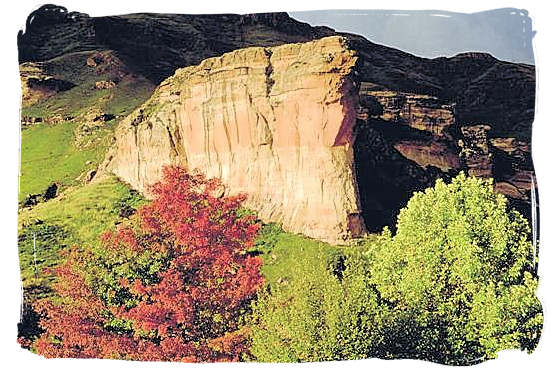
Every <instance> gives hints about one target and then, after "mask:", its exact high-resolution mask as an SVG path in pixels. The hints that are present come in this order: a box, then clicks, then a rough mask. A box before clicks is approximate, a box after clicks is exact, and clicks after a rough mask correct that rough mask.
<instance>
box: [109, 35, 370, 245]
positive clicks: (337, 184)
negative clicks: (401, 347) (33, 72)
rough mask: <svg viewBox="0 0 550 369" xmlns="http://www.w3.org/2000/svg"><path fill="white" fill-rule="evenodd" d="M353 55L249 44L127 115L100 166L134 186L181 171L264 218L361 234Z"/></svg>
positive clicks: (330, 235)
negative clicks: (215, 183)
mask: <svg viewBox="0 0 550 369" xmlns="http://www.w3.org/2000/svg"><path fill="white" fill-rule="evenodd" d="M356 60H357V57H356V55H355V52H354V51H351V50H349V49H348V48H347V47H346V41H345V39H344V38H342V37H328V38H324V39H321V40H318V41H313V42H308V43H303V44H288V45H283V46H279V47H273V48H260V47H253V48H247V49H241V50H237V51H234V52H231V53H227V54H224V55H223V56H221V57H216V58H210V59H206V60H204V61H203V62H202V63H200V64H199V65H198V66H193V67H187V68H183V69H180V70H178V71H176V73H175V75H174V76H172V77H170V78H168V79H167V80H165V81H164V82H163V83H161V85H160V86H159V87H158V88H157V90H156V91H155V93H154V94H153V96H152V97H151V99H150V100H149V101H148V102H146V103H145V104H144V105H143V106H142V107H141V108H140V109H139V110H138V111H136V112H134V113H133V114H131V115H130V116H128V117H127V118H126V120H125V121H124V122H123V123H122V124H121V125H120V126H119V128H118V129H117V132H116V137H117V141H116V144H115V146H114V148H113V150H112V152H111V153H110V154H109V155H108V156H107V159H106V160H107V161H106V163H105V168H104V169H105V170H108V171H112V172H113V173H115V174H116V175H118V176H119V177H121V178H122V179H124V180H125V181H127V182H129V183H130V184H131V185H132V186H134V187H135V188H137V189H139V190H141V191H144V192H147V186H148V185H149V184H152V183H154V182H155V181H157V180H158V179H159V178H160V174H161V168H162V166H163V165H166V164H178V165H183V166H185V167H187V168H188V169H190V170H194V169H197V170H200V171H201V172H203V173H205V174H206V175H207V176H211V177H218V178H221V180H222V182H223V183H224V184H225V185H226V191H225V192H226V194H235V193H239V192H244V193H246V194H248V199H247V206H249V207H250V208H252V209H255V210H256V211H257V212H258V214H259V216H260V218H262V219H263V220H266V221H276V222H281V223H282V224H283V226H284V227H285V228H286V229H287V230H289V231H292V232H298V233H302V234H305V235H307V236H311V237H314V238H317V239H321V240H326V241H329V242H340V241H343V240H346V239H349V238H352V237H355V236H358V235H361V234H363V233H364V226H363V223H362V219H361V217H360V216H359V213H360V207H359V200H358V194H357V186H356V181H355V174H354V159H353V140H354V137H353V128H354V125H355V122H356V115H355V105H356V101H355V99H356V97H357V93H356V92H355V88H356V87H355V84H354V81H353V80H352V71H353V68H354V66H355V63H356Z"/></svg>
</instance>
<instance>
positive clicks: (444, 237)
mask: <svg viewBox="0 0 550 369" xmlns="http://www.w3.org/2000/svg"><path fill="white" fill-rule="evenodd" d="M529 235H530V231H529V225H528V223H527V221H526V220H525V219H524V218H523V217H522V216H521V215H520V214H519V213H518V212H517V211H515V210H512V209H510V208H509V206H508V203H507V200H506V198H505V197H504V196H503V195H500V194H497V193H496V192H494V190H493V187H492V183H491V181H488V180H482V179H477V178H468V177H466V176H465V175H464V174H463V173H461V174H460V175H458V176H457V177H456V178H454V179H453V180H452V182H451V183H449V184H445V183H444V182H443V181H438V182H437V183H436V185H435V187H434V188H430V189H427V190H426V191H425V192H422V193H416V194H415V195H414V196H413V197H412V198H411V199H410V201H409V203H408V204H407V207H406V208H404V209H402V210H401V212H400V214H399V217H398V222H397V232H396V234H395V236H394V237H393V238H392V237H391V235H390V234H389V231H387V230H386V231H385V232H384V233H383V235H382V237H381V242H379V243H378V247H376V248H375V249H374V250H373V253H372V257H371V268H370V271H371V273H372V277H371V281H372V283H374V284H375V285H376V288H377V290H378V291H379V292H380V295H381V297H382V299H384V300H386V301H387V302H388V303H389V304H391V305H392V306H393V309H394V311H395V312H396V313H397V316H398V317H399V318H398V319H397V322H396V323H395V324H394V326H393V327H388V329H387V332H386V338H385V340H386V346H387V347H386V349H387V351H388V352H391V355H393V356H395V357H417V358H423V359H429V360H433V361H439V362H445V363H449V364H470V363H474V362H477V361H480V360H485V359H488V358H493V357H495V356H496V354H497V352H498V351H500V350H504V349H511V348H522V349H527V350H533V349H534V348H535V346H536V344H537V342H538V339H539V336H540V332H541V328H542V309H541V305H540V303H539V301H538V300H537V298H536V296H535V292H536V287H537V278H536V273H535V270H534V266H535V260H534V257H535V255H534V254H533V247H532V243H531V242H530V240H529ZM395 342H399V344H398V345H395ZM392 345H393V348H392V347H391V346H392Z"/></svg>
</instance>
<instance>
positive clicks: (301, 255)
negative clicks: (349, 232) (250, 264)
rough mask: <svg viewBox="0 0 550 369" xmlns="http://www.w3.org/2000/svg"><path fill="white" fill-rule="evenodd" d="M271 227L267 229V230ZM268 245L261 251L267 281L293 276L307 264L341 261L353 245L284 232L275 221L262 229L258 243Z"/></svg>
mask: <svg viewBox="0 0 550 369" xmlns="http://www.w3.org/2000/svg"><path fill="white" fill-rule="evenodd" d="M266 227H267V229H268V231H267V232H266V231H265V229H266ZM258 243H260V244H262V245H263V247H265V246H264V245H265V244H267V247H265V248H264V250H265V251H263V252H262V250H261V249H260V252H261V256H262V258H263V260H264V264H263V266H262V273H263V275H264V277H265V278H266V283H267V284H268V285H269V284H273V283H281V282H283V281H286V280H289V279H292V276H293V274H294V272H293V271H294V270H296V268H304V265H306V264H313V265H318V266H325V267H327V266H329V265H333V264H335V263H338V262H339V261H340V260H341V259H342V258H343V257H344V255H345V253H346V250H347V249H348V248H349V247H351V246H333V245H330V244H328V243H325V242H322V241H318V240H314V239H311V238H307V237H305V236H302V235H298V234H293V233H287V232H284V231H283V230H282V229H281V228H280V227H278V226H274V225H272V224H268V225H265V226H264V227H263V229H262V230H261V231H260V233H259V236H258V239H257V240H256V244H258Z"/></svg>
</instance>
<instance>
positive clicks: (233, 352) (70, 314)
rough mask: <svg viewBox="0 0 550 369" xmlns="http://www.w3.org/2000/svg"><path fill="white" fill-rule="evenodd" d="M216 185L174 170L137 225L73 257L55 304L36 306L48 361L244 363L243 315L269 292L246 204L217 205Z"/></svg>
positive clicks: (234, 200) (41, 348) (222, 201)
mask: <svg viewBox="0 0 550 369" xmlns="http://www.w3.org/2000/svg"><path fill="white" fill-rule="evenodd" d="M218 186H219V182H218V181H216V180H207V179H205V178H204V177H203V176H202V175H190V174H188V173H186V172H185V171H183V170H181V169H179V168H174V167H168V168H165V169H164V175H163V182H161V183H158V184H156V185H155V186H154V187H153V188H152V193H153V195H154V200H153V201H152V202H151V203H150V204H149V205H145V206H143V207H142V208H140V209H139V212H138V215H139V217H138V219H137V221H136V222H135V224H134V226H131V225H127V226H123V227H120V228H119V229H118V230H117V231H116V232H115V233H109V232H107V233H106V234H105V235H104V236H103V248H102V249H101V250H95V251H93V252H92V251H82V250H80V249H78V248H73V249H71V250H70V251H69V252H68V253H67V255H66V262H65V263H64V264H62V265H61V266H60V267H58V268H57V269H56V275H57V280H56V283H55V284H54V290H55V292H56V296H55V297H52V298H48V299H42V300H40V301H39V302H38V303H37V304H35V308H36V310H37V311H38V312H39V313H40V314H42V316H43V318H42V319H41V322H40V325H41V327H42V329H43V330H44V333H43V334H42V335H41V336H40V338H39V339H37V340H36V341H35V342H34V344H33V345H32V347H33V349H35V350H36V351H37V352H38V353H40V354H42V355H44V356H47V357H101V358H120V359H135V360H174V361H215V360H237V359H239V358H240V357H241V356H242V355H243V354H244V353H245V352H246V350H247V344H246V343H247V332H246V329H245V328H244V327H243V316H244V314H245V313H246V312H247V311H248V310H249V305H250V301H251V299H252V298H253V297H254V296H255V293H256V290H257V289H258V288H259V287H260V285H261V284H262V281H263V279H262V277H261V275H260V271H259V268H260V264H261V260H260V259H259V258H257V257H252V256H250V255H249V254H248V253H247V249H249V248H251V247H252V246H253V240H254V237H255V235H256V232H257V230H258V222H257V220H256V219H255V218H254V217H252V216H244V217H239V216H238V209H239V207H240V205H241V203H242V201H243V199H244V197H243V196H236V197H225V198H218V197H216V196H215V193H216V189H217V188H218Z"/></svg>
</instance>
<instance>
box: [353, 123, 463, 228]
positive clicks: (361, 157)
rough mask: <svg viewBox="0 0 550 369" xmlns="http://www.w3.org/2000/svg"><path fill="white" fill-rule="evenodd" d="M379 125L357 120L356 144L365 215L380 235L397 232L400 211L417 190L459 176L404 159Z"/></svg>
mask: <svg viewBox="0 0 550 369" xmlns="http://www.w3.org/2000/svg"><path fill="white" fill-rule="evenodd" d="M380 123H384V122H383V121H382V122H380V121H379V120H371V121H370V122H365V121H362V120H358V124H357V126H356V130H357V136H356V139H355V144H354V156H355V172H356V179H357V184H358V188H359V197H360V201H361V208H362V215H363V219H364V221H365V225H366V227H367V230H368V231H369V232H380V231H381V230H382V229H383V227H385V226H389V227H390V229H392V230H395V225H396V220H397V215H398V214H399V210H400V209H401V208H403V207H405V206H406V205H407V202H408V201H409V199H410V198H411V196H412V195H413V193H414V192H415V191H421V190H424V189H426V188H427V187H431V186H433V185H434V184H435V180H436V179H437V178H442V179H444V180H446V181H447V180H449V179H450V178H451V177H452V176H454V175H456V173H450V172H449V173H445V172H443V171H441V170H440V169H438V168H435V167H431V166H428V167H427V168H426V169H424V168H422V167H421V166H419V165H418V164H416V163H415V162H414V161H412V160H409V159H407V158H405V157H404V156H403V155H401V154H400V153H399V152H398V151H397V150H396V149H395V148H393V146H392V145H391V143H390V142H391V137H387V136H386V135H385V134H383V132H381V128H380V127H382V126H383V125H379V124H380ZM386 123H387V122H386ZM387 124H391V123H387ZM377 126H378V127H377ZM386 133H387V132H386Z"/></svg>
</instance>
